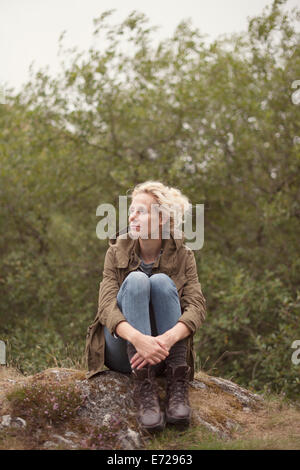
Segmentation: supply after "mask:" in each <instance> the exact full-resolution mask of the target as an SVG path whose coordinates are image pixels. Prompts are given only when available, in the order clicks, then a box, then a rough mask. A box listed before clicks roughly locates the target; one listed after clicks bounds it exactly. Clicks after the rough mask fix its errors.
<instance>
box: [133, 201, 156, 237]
mask: <svg viewBox="0 0 300 470" xmlns="http://www.w3.org/2000/svg"><path fill="white" fill-rule="evenodd" d="M154 204H158V203H157V201H156V199H155V198H154V197H153V196H151V195H150V194H147V193H141V194H138V195H137V196H135V197H134V198H133V199H132V201H131V204H130V206H129V226H130V234H131V237H132V238H144V239H150V238H154V239H158V238H159V220H161V217H159V213H158V212H157V211H156V210H155V208H154ZM151 207H152V212H151ZM151 216H152V219H151ZM151 220H152V223H151ZM151 225H152V233H151Z"/></svg>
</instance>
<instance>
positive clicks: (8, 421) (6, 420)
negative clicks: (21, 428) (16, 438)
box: [0, 415, 11, 427]
mask: <svg viewBox="0 0 300 470" xmlns="http://www.w3.org/2000/svg"><path fill="white" fill-rule="evenodd" d="M10 425H11V416H10V415H4V416H2V419H1V423H0V426H2V427H7V426H10Z"/></svg>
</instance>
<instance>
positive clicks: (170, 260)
mask: <svg viewBox="0 0 300 470" xmlns="http://www.w3.org/2000/svg"><path fill="white" fill-rule="evenodd" d="M129 228H130V227H129V225H127V227H125V228H124V229H122V230H119V231H118V232H117V233H116V234H114V235H113V236H112V237H110V238H109V245H110V246H114V245H115V246H116V261H117V267H118V268H127V267H128V265H129V264H130V262H132V263H135V262H137V261H138V254H139V242H138V239H133V238H131V237H130V236H129ZM179 233H180V234H181V238H174V232H173V231H171V233H170V238H166V239H163V240H162V254H161V256H160V257H159V258H158V259H157V260H156V261H155V263H154V265H153V268H155V267H157V266H158V265H159V264H160V266H161V268H162V269H164V270H166V271H172V269H173V268H174V267H175V266H176V257H177V252H178V250H179V248H180V247H181V246H182V245H183V243H184V232H182V231H180V232H179ZM137 266H138V265H137Z"/></svg>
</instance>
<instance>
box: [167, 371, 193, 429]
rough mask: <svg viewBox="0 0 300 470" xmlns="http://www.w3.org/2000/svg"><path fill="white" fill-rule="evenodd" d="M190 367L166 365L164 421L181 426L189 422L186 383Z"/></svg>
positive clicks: (189, 409)
mask: <svg viewBox="0 0 300 470" xmlns="http://www.w3.org/2000/svg"><path fill="white" fill-rule="evenodd" d="M189 374H190V367H189V366H187V365H181V366H178V365H177V366H175V365H171V364H170V365H167V394H166V422H167V423H171V424H176V425H179V426H182V427H185V426H188V425H189V424H190V419H191V414H192V410H191V407H190V404H189V396H188V385H189Z"/></svg>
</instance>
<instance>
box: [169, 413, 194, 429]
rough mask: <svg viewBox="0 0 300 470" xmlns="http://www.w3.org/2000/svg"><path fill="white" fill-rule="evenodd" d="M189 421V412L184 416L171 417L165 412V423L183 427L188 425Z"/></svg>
mask: <svg viewBox="0 0 300 470" xmlns="http://www.w3.org/2000/svg"><path fill="white" fill-rule="evenodd" d="M190 422H191V413H190V415H189V416H188V417H186V418H173V417H172V416H168V414H167V413H166V423H167V424H172V425H174V426H176V427H178V428H179V429H181V428H182V429H185V428H187V427H189V425H190Z"/></svg>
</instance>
